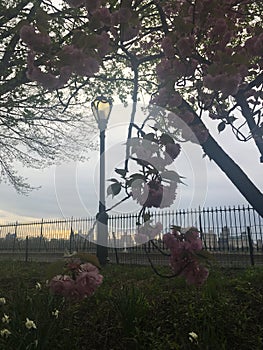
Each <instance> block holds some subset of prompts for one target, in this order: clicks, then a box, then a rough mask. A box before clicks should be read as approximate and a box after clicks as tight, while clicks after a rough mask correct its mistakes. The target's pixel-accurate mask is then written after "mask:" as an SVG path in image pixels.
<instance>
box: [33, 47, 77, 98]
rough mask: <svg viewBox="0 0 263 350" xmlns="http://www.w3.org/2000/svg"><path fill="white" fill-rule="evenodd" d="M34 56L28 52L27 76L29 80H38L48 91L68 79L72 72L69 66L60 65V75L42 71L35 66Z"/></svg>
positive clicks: (59, 86) (61, 84) (57, 87)
mask: <svg viewBox="0 0 263 350" xmlns="http://www.w3.org/2000/svg"><path fill="white" fill-rule="evenodd" d="M34 57H35V55H34V53H33V52H29V54H28V58H27V67H28V70H27V77H28V79H29V80H32V81H36V82H38V83H39V84H40V85H42V86H43V87H44V88H46V89H48V90H50V91H53V90H55V89H59V88H61V87H62V86H64V85H65V84H66V82H67V81H68V80H69V78H70V76H71V73H72V71H71V68H70V67H69V66H65V67H61V69H60V72H59V73H60V75H54V74H52V73H50V72H43V71H42V70H41V69H40V68H39V67H36V66H35V65H34Z"/></svg>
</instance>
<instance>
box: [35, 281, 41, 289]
mask: <svg viewBox="0 0 263 350" xmlns="http://www.w3.org/2000/svg"><path fill="white" fill-rule="evenodd" d="M35 288H36V289H37V290H40V289H41V288H42V286H41V283H39V282H37V283H36V285H35Z"/></svg>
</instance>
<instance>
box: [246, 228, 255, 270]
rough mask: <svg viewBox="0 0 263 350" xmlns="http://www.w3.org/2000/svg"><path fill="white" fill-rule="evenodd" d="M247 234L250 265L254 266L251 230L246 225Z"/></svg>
mask: <svg viewBox="0 0 263 350" xmlns="http://www.w3.org/2000/svg"><path fill="white" fill-rule="evenodd" d="M247 236H248V244H249V255H250V262H251V265H252V266H254V265H255V262H254V255H253V240H252V238H251V231H250V227H249V226H247Z"/></svg>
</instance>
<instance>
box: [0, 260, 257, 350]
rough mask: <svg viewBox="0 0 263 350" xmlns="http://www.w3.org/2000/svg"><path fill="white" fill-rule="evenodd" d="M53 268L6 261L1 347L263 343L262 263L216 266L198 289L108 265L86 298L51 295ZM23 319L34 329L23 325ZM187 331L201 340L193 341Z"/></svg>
mask: <svg viewBox="0 0 263 350" xmlns="http://www.w3.org/2000/svg"><path fill="white" fill-rule="evenodd" d="M48 270H49V264H43V263H41V264H40V263H33V262H32V263H21V262H19V263H18V262H9V263H8V262H1V267H0V297H5V298H6V301H7V303H6V304H5V305H1V306H0V322H1V318H2V317H3V315H4V314H6V315H8V316H10V323H8V324H6V323H2V324H1V327H0V330H1V329H4V328H6V329H9V330H10V331H11V335H10V336H9V337H7V338H5V337H0V349H1V350H13V349H15V350H17V349H21V350H24V349H52V350H56V349H64V350H67V349H71V350H79V349H80V350H81V349H99V350H103V349H105V350H110V349H113V350H119V349H121V350H126V349H128V350H129V349H131V350H136V349H147V350H148V349H149V350H154V349H156V350H157V349H158V350H169V349H200V350H206V349H207V350H224V349H225V350H228V349H231V350H232V349H233V350H234V349H238V350H248V349H249V350H257V349H258V350H260V349H263V283H262V282H263V269H262V268H261V269H257V268H254V269H248V270H223V269H222V270H220V269H218V268H217V269H212V270H211V272H210V276H209V278H208V280H207V282H206V284H205V285H204V286H203V287H202V288H196V287H189V286H187V285H186V284H185V282H184V280H183V279H181V278H173V279H163V278H160V277H158V276H157V275H155V274H154V272H153V271H152V270H151V268H149V267H138V266H117V265H108V266H106V267H105V268H103V269H102V272H101V273H102V274H103V276H104V281H103V284H102V285H101V286H100V287H99V289H98V290H97V292H96V294H95V295H93V296H92V297H90V298H87V299H85V300H84V301H82V302H81V303H70V302H67V301H64V300H63V299H62V298H59V297H54V296H51V295H50V294H49V292H48V289H47V288H46V287H45V280H46V278H47V271H48ZM163 271H164V272H165V269H164V268H163ZM36 282H41V284H42V289H41V290H37V289H36V288H35V284H36ZM56 309H58V310H59V311H60V312H59V316H58V318H56V317H55V316H54V315H52V312H54V310H56ZM26 317H28V318H29V319H31V320H34V322H35V323H36V326H37V329H30V330H29V329H27V328H26V327H25V319H26ZM190 332H195V333H196V334H197V335H198V340H197V341H193V342H191V341H190V340H189V333H190Z"/></svg>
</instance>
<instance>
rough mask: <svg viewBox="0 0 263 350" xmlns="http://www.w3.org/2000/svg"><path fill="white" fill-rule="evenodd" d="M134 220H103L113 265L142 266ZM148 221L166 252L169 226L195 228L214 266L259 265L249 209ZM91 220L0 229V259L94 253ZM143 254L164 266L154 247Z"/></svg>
mask: <svg viewBox="0 0 263 350" xmlns="http://www.w3.org/2000/svg"><path fill="white" fill-rule="evenodd" d="M137 220H138V217H137V216H136V215H129V214H125V215H118V216H109V221H108V229H109V256H110V259H111V261H113V262H122V263H141V264H143V263H147V258H146V257H145V250H144V249H143V248H142V246H138V245H136V244H135V241H134V235H135V234H136V231H137V227H138V226H137ZM151 220H152V221H153V222H154V223H156V222H161V223H162V225H163V232H162V233H161V234H160V235H159V237H156V241H155V242H156V244H157V245H158V246H159V247H160V248H161V249H164V250H165V249H166V248H165V246H164V244H163V241H162V234H163V233H166V232H168V231H169V230H170V228H171V227H172V226H173V225H176V226H181V227H182V230H184V229H186V228H187V227H190V226H195V227H197V228H198V230H199V231H200V236H201V239H202V241H203V246H204V249H206V250H208V251H210V252H211V253H212V254H213V255H214V256H215V257H216V259H217V260H218V261H219V262H220V264H224V265H232V266H244V265H249V264H252V265H254V264H263V218H262V217H261V216H259V214H257V212H256V211H255V210H254V209H253V208H251V207H245V206H236V207H223V208H222V207H219V208H198V209H188V210H177V211H163V210H162V211H155V212H153V213H152V216H151ZM94 222H95V219H94V218H92V217H90V218H81V219H77V218H70V219H60V220H44V219H42V220H41V221H39V222H31V223H18V222H16V223H12V224H3V225H0V257H2V258H3V257H7V258H10V257H11V258H23V259H25V260H29V259H31V260H34V259H35V260H43V259H44V260H52V259H55V258H57V257H58V256H62V255H63V253H64V252H65V251H68V252H69V253H71V252H73V251H89V252H92V253H95V251H96V230H92V228H93V226H94ZM147 252H148V254H149V255H150V257H151V259H152V260H153V262H155V263H156V264H165V263H168V260H167V258H164V257H162V256H161V255H160V254H159V253H158V250H157V249H156V247H154V246H153V245H152V244H151V243H150V242H148V243H147Z"/></svg>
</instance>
